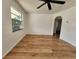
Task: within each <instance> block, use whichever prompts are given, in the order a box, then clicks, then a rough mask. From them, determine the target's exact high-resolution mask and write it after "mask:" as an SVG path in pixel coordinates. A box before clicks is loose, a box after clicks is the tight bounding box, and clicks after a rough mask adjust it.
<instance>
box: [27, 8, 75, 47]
mask: <svg viewBox="0 0 79 59" xmlns="http://www.w3.org/2000/svg"><path fill="white" fill-rule="evenodd" d="M75 9H76V8H75V7H72V8H70V9H68V10H65V11H62V12H59V13H56V14H29V20H28V21H27V25H28V26H27V27H28V34H37V35H53V30H54V21H55V18H56V17H57V16H61V17H62V27H61V35H60V38H61V39H63V40H65V41H67V42H69V43H70V44H72V45H74V46H76V14H75ZM26 32H27V31H26Z"/></svg>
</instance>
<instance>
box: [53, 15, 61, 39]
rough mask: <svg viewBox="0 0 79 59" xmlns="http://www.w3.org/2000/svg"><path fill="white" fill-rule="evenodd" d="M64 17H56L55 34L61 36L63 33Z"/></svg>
mask: <svg viewBox="0 0 79 59" xmlns="http://www.w3.org/2000/svg"><path fill="white" fill-rule="evenodd" d="M61 25H62V17H61V16H58V17H56V18H55V22H54V31H53V36H55V37H57V38H59V37H60V33H61Z"/></svg>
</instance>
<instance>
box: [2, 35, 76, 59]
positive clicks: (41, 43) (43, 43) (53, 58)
mask: <svg viewBox="0 0 79 59" xmlns="http://www.w3.org/2000/svg"><path fill="white" fill-rule="evenodd" d="M3 59H76V49H75V47H73V46H71V45H69V44H68V43H66V42H64V41H62V40H60V39H58V38H56V37H52V38H51V37H48V36H35V35H27V36H25V37H24V38H23V39H22V40H21V42H19V43H18V44H17V45H16V46H15V47H14V49H13V50H12V51H11V52H10V53H9V54H8V55H6V56H5V57H4V58H3Z"/></svg>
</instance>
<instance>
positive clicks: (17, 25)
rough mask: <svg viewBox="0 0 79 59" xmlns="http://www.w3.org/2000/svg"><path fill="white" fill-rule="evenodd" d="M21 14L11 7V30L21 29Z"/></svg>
mask: <svg viewBox="0 0 79 59" xmlns="http://www.w3.org/2000/svg"><path fill="white" fill-rule="evenodd" d="M22 16H23V15H22V14H21V13H20V12H18V11H16V10H15V9H14V8H11V20H12V30H13V32H15V31H18V30H21V29H23V25H22V22H23V17H22Z"/></svg>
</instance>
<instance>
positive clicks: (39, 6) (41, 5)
mask: <svg viewBox="0 0 79 59" xmlns="http://www.w3.org/2000/svg"><path fill="white" fill-rule="evenodd" d="M45 4H46V3H43V4H42V5H40V6H38V7H37V9H39V8H40V7H42V6H43V5H45Z"/></svg>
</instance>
